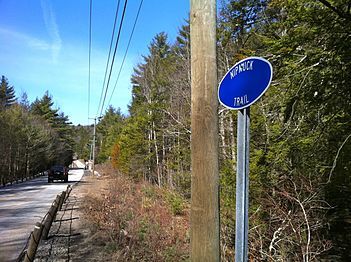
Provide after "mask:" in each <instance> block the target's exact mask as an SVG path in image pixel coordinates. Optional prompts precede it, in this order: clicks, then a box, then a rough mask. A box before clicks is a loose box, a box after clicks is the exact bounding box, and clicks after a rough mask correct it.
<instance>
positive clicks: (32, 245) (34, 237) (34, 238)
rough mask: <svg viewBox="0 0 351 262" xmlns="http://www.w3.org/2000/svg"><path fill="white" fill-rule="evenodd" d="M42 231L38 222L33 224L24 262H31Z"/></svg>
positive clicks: (41, 226)
mask: <svg viewBox="0 0 351 262" xmlns="http://www.w3.org/2000/svg"><path fill="white" fill-rule="evenodd" d="M42 231H43V225H42V224H41V223H39V222H37V223H36V224H35V227H34V230H33V232H32V234H31V237H30V240H29V245H28V250H27V254H26V256H25V258H24V261H25V262H32V261H33V260H34V258H35V253H36V252H37V248H38V245H39V241H40V237H41V233H42Z"/></svg>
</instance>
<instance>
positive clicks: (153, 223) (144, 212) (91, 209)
mask: <svg viewBox="0 0 351 262" xmlns="http://www.w3.org/2000/svg"><path fill="white" fill-rule="evenodd" d="M98 171H99V173H100V174H102V176H101V177H100V178H99V179H98V180H97V181H98V183H97V185H96V186H95V187H93V192H90V193H89V194H88V195H87V196H86V197H85V205H84V210H85V211H84V212H85V218H86V220H87V221H88V223H89V225H90V228H91V230H92V231H93V232H94V233H95V234H94V235H95V238H96V244H99V245H103V246H104V248H105V250H106V251H107V252H108V254H109V255H110V256H111V258H112V259H113V261H186V260H189V233H188V232H189V212H188V208H187V205H186V204H185V203H184V201H183V200H182V199H181V198H180V197H179V196H178V195H176V194H175V193H174V192H171V191H169V190H165V189H160V188H158V187H155V186H153V185H150V184H147V183H145V182H137V183H136V182H134V181H132V180H131V179H129V178H127V177H125V176H123V175H121V174H116V173H115V172H114V171H113V169H112V168H110V167H109V166H107V165H105V166H103V167H100V168H98Z"/></svg>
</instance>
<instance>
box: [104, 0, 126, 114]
mask: <svg viewBox="0 0 351 262" xmlns="http://www.w3.org/2000/svg"><path fill="white" fill-rule="evenodd" d="M127 2H128V0H125V2H124V7H123V13H122V18H121V21H120V24H119V29H118V35H117V40H116V45H115V50H114V52H113V56H112V62H111V66H110V73H109V76H108V80H107V84H106V89H105V95H104V99H103V102H102V106H101V111H100V117H101V116H102V110H103V108H104V105H105V101H106V95H107V91H108V87H109V84H110V79H111V74H112V70H113V64H114V61H115V56H116V52H117V47H118V43H119V38H120V35H121V31H122V25H123V20H124V15H125V12H126V8H127Z"/></svg>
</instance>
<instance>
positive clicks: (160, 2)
mask: <svg viewBox="0 0 351 262" xmlns="http://www.w3.org/2000/svg"><path fill="white" fill-rule="evenodd" d="M89 2H90V0H0V10H1V16H0V75H5V76H6V77H7V78H8V80H9V82H10V84H11V85H13V86H14V87H15V91H16V95H17V97H20V96H21V94H22V93H23V92H26V93H27V95H28V98H29V101H30V102H33V101H34V100H35V98H36V97H39V98H40V97H42V96H43V94H44V93H45V91H46V90H48V91H49V93H50V94H51V95H52V97H53V100H54V102H55V107H56V108H60V110H61V111H63V112H64V113H65V114H66V115H68V116H69V119H70V120H71V121H72V122H73V123H74V124H79V123H80V124H84V125H86V124H88V94H87V91H88V39H89ZM117 2H118V1H117V0H93V12H92V13H93V16H92V53H91V98H90V117H95V115H96V114H97V111H98V103H99V99H100V94H101V89H102V83H103V78H104V73H105V67H106V62H107V56H108V50H109V45H110V40H111V33H112V26H113V21H114V15H115V8H116V5H117ZM189 2H190V1H189V0H176V1H168V0H144V2H143V6H142V9H141V13H140V16H139V20H138V23H137V26H136V29H135V32H134V35H133V39H132V42H131V46H130V49H129V52H128V56H127V59H126V61H125V64H124V69H123V71H122V74H121V76H120V79H119V82H118V84H117V87H116V90H115V93H114V95H113V97H112V100H111V104H112V105H113V106H114V107H115V108H117V107H120V108H121V109H122V112H124V113H127V105H128V104H129V102H130V99H131V84H130V76H131V73H132V71H133V67H134V66H135V65H136V64H137V63H138V62H141V61H142V60H141V59H142V58H141V55H143V54H147V53H148V50H147V46H148V45H149V43H150V42H151V40H152V38H153V37H154V36H155V35H156V34H157V33H159V32H162V31H163V32H166V33H167V34H168V36H169V42H170V43H172V42H173V41H174V40H175V37H176V35H177V32H178V29H179V28H180V26H181V25H182V24H184V19H186V18H187V16H188V14H189V5H190V4H189ZM139 3H140V0H129V1H128V5H127V9H126V16H125V21H124V26H123V28H122V33H121V39H120V44H119V49H118V50H117V55H116V58H115V65H114V71H113V73H112V77H111V84H110V87H109V91H112V89H113V86H114V84H115V81H116V77H117V73H118V70H119V67H120V63H121V61H122V58H123V55H124V52H125V47H126V44H127V41H128V38H129V35H130V32H131V29H132V25H133V22H134V19H135V16H136V12H137V9H138V6H139ZM123 4H124V1H122V0H121V3H120V12H119V15H121V13H122V7H123ZM109 97H110V95H109V94H108V95H107V99H106V100H107V101H106V103H107V102H108V100H109ZM105 107H106V106H105ZM91 122H92V121H91V120H90V122H89V123H91Z"/></svg>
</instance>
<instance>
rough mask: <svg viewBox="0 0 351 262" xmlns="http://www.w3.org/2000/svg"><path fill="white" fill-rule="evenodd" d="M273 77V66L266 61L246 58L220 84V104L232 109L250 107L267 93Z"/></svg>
mask: <svg viewBox="0 0 351 262" xmlns="http://www.w3.org/2000/svg"><path fill="white" fill-rule="evenodd" d="M272 76H273V68H272V65H271V63H270V62H268V61H267V60H266V59H264V58H261V57H248V58H245V59H243V60H241V61H240V62H238V63H236V64H235V65H234V66H233V67H232V68H231V69H229V71H228V72H227V73H226V74H225V76H224V77H223V78H222V80H221V82H220V83H219V87H218V99H219V102H220V103H221V104H222V105H223V106H225V107H227V108H230V109H243V108H246V107H249V106H250V105H252V104H253V103H255V102H256V101H257V100H258V99H259V98H260V97H261V96H262V95H263V94H264V92H266V90H267V89H268V87H269V85H270V83H271V81H272Z"/></svg>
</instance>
